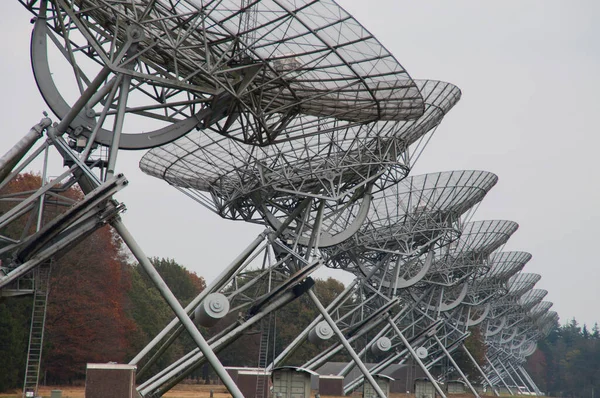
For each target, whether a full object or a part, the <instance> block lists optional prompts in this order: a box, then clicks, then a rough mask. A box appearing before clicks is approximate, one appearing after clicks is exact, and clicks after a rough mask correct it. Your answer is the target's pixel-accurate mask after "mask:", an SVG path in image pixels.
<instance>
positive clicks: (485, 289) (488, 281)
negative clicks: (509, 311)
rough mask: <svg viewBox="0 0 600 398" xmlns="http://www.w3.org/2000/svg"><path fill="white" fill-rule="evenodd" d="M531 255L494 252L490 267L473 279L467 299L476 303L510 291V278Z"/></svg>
mask: <svg viewBox="0 0 600 398" xmlns="http://www.w3.org/2000/svg"><path fill="white" fill-rule="evenodd" d="M531 257H532V256H531V254H529V253H526V252H520V251H510V252H497V253H492V255H491V256H490V259H489V267H490V269H489V270H488V271H487V272H486V273H485V274H483V275H481V276H478V277H476V278H475V279H474V280H473V281H472V283H471V284H470V287H469V294H468V295H467V299H466V300H467V301H468V302H469V303H470V304H472V305H475V304H481V303H482V302H484V301H487V300H489V299H492V298H494V297H496V298H500V297H502V296H504V295H505V294H506V293H507V292H508V286H507V282H508V279H509V278H510V277H512V276H513V275H515V274H516V273H517V272H519V271H521V270H522V269H523V267H525V264H527V263H528V262H529V260H531Z"/></svg>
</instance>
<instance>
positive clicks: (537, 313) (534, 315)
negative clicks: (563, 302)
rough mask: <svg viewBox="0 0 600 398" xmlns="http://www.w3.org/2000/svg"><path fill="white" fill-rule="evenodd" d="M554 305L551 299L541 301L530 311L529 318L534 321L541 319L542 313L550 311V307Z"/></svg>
mask: <svg viewBox="0 0 600 398" xmlns="http://www.w3.org/2000/svg"><path fill="white" fill-rule="evenodd" d="M553 305H554V303H551V302H550V301H542V302H541V303H539V304H537V305H535V306H534V307H533V308H532V309H531V310H530V311H529V319H531V320H533V321H535V320H537V319H540V318H541V317H542V315H544V314H545V313H547V312H548V311H550V308H552V306H553Z"/></svg>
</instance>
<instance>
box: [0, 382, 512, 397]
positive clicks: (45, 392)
mask: <svg viewBox="0 0 600 398" xmlns="http://www.w3.org/2000/svg"><path fill="white" fill-rule="evenodd" d="M52 390H61V391H62V398H85V394H84V387H83V386H78V387H77V386H75V387H71V386H53V387H40V390H39V391H38V393H39V394H40V396H42V397H43V398H50V393H51V391H52ZM210 390H213V397H214V398H229V397H231V395H230V394H229V393H228V392H227V389H226V388H225V387H224V386H217V385H200V384H180V385H178V386H177V387H175V388H174V389H172V390H171V391H169V392H168V393H166V394H165V395H164V396H165V397H167V398H209V397H210ZM22 396H23V395H22V392H21V391H20V390H16V391H13V392H11V393H9V394H0V398H22ZM449 396H450V397H452V398H473V395H469V394H461V395H454V394H452V395H449ZM322 397H323V398H349V397H354V398H358V397H360V394H358V393H355V394H352V395H349V396H346V397H329V396H325V395H322ZM390 398H414V395H413V394H400V393H392V394H390ZM511 398H516V396H515V397H511Z"/></svg>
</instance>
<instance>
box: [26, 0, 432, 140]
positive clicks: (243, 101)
mask: <svg viewBox="0 0 600 398" xmlns="http://www.w3.org/2000/svg"><path fill="white" fill-rule="evenodd" d="M23 4H24V5H26V6H27V7H28V8H29V9H30V10H31V11H32V12H34V13H35V14H36V15H37V16H38V17H39V19H38V21H41V22H40V23H39V24H38V26H36V29H37V31H36V34H35V35H36V40H34V45H35V46H36V51H34V53H33V54H34V60H33V61H34V71H35V72H38V73H35V75H36V79H37V81H38V84H39V85H40V91H41V93H42V95H43V96H44V98H45V99H46V101H47V102H48V104H49V106H50V107H51V109H52V110H53V111H54V112H55V113H56V114H57V116H58V117H59V118H61V119H62V118H63V117H65V116H66V114H67V113H68V110H69V109H70V107H69V105H68V102H67V101H66V100H64V98H63V95H62V93H63V91H64V83H63V88H57V87H56V86H55V85H54V84H53V83H54V82H53V76H52V75H51V74H50V73H49V70H48V65H47V63H48V61H47V60H45V59H43V57H37V53H38V51H37V50H38V49H40V50H42V51H40V52H44V50H46V49H47V41H48V40H49V41H50V42H52V43H53V44H55V45H56V47H57V50H58V52H59V53H62V54H63V55H64V57H65V59H66V60H67V61H68V63H70V64H72V65H75V66H74V78H75V80H76V83H77V84H78V85H79V87H80V88H81V87H83V86H85V84H86V83H89V82H90V81H92V80H93V76H95V74H94V72H97V71H99V70H102V69H106V70H107V71H108V70H110V72H111V74H112V75H114V76H115V77H118V76H121V77H119V78H118V79H117V78H115V79H108V80H107V84H106V85H105V86H104V88H103V90H104V91H103V92H104V94H107V93H108V92H109V91H110V90H111V87H112V85H115V84H116V83H118V82H117V80H119V81H120V80H122V79H123V78H124V79H125V80H127V81H130V82H131V87H130V89H131V90H130V91H131V94H132V98H131V100H132V101H130V102H132V103H133V104H132V105H131V106H129V107H128V110H127V112H128V113H129V114H131V115H138V116H142V117H143V118H150V119H153V120H155V121H159V122H166V123H167V124H173V123H174V124H177V125H178V128H176V129H163V130H160V129H159V130H156V131H153V132H147V133H144V134H142V135H138V136H136V134H132V133H130V134H129V135H124V136H123V137H121V147H123V148H129V149H137V148H148V147H152V146H156V145H160V144H164V143H165V142H169V141H172V140H173V139H175V138H178V137H180V136H182V135H183V134H185V133H187V132H188V131H190V130H191V129H192V128H194V127H196V126H204V127H206V126H208V125H213V124H214V129H215V130H216V131H218V132H220V133H221V134H223V135H226V136H228V137H230V138H233V139H236V140H240V141H243V142H247V143H251V144H256V145H266V144H270V143H273V142H276V141H278V140H279V139H283V140H286V139H287V137H286V136H285V135H283V136H281V137H280V133H281V131H282V130H283V129H284V128H285V127H286V126H287V124H288V123H289V121H290V120H292V119H294V117H295V116H297V115H300V114H304V115H313V116H316V117H323V116H325V117H335V118H336V119H338V120H345V121H348V122H357V123H363V122H365V121H374V120H409V119H416V118H418V117H420V116H421V115H422V114H423V112H424V103H423V98H422V95H421V92H420V90H419V89H418V87H417V86H416V85H415V83H414V81H413V80H412V79H411V78H410V76H409V75H408V73H406V71H405V70H404V68H403V67H402V66H401V65H400V64H399V63H398V62H397V61H396V59H395V58H394V57H393V56H392V55H391V54H390V53H389V52H388V51H387V50H386V49H385V48H384V47H383V46H382V45H381V44H380V43H379V42H378V41H377V40H376V39H375V38H374V37H373V36H372V35H371V34H370V33H369V32H368V31H367V30H366V29H365V28H363V27H362V26H361V25H360V24H359V23H358V22H357V21H356V20H355V19H354V18H352V17H351V16H350V15H349V14H347V13H346V12H345V11H344V10H343V9H341V8H340V7H339V6H338V5H337V4H336V3H335V2H334V1H331V0H319V1H308V0H306V1H293V2H292V1H288V0H283V1H281V0H277V1H275V0H256V1H248V0H246V1H242V2H240V1H232V0H228V1H216V0H214V1H201V2H196V1H178V2H176V3H172V2H169V1H152V2H144V1H131V2H122V1H116V0H115V1H108V0H102V1H99V2H88V1H83V0H72V1H69V0H60V1H57V2H52V3H50V2H46V1H43V2H40V3H38V2H35V1H31V2H29V1H28V2H26V1H23ZM86 68H87V70H85V71H84V69H86ZM86 72H87V73H86ZM88 75H90V76H88ZM59 86H60V84H59ZM94 116H95V115H94V114H93V112H90V111H89V110H87V111H86V112H82V113H80V114H79V115H78V116H77V118H76V119H75V120H74V121H73V122H72V123H71V127H73V128H77V127H80V128H81V129H83V131H82V133H83V134H89V133H90V130H91V128H92V126H93V125H94V124H95V120H94ZM219 120H221V123H216V122H217V121H219ZM138 128H139V127H138ZM296 133H298V134H300V135H303V132H302V131H296ZM95 138H96V139H97V141H98V142H100V143H103V144H107V145H108V144H110V142H111V140H112V131H110V128H103V129H101V130H100V131H99V132H97V135H96V136H95ZM144 141H145V142H144Z"/></svg>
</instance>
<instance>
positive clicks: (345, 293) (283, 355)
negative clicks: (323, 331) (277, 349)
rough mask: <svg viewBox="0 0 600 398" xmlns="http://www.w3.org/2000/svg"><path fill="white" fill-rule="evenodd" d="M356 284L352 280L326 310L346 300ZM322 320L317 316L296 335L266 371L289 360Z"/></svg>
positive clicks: (355, 281)
mask: <svg viewBox="0 0 600 398" xmlns="http://www.w3.org/2000/svg"><path fill="white" fill-rule="evenodd" d="M357 283H358V280H357V279H354V280H353V281H352V283H350V285H348V287H347V288H346V289H345V290H344V291H343V292H342V293H340V294H339V295H338V296H337V297H336V298H335V299H334V300H333V301H332V302H331V304H329V305H328V306H327V310H330V309H332V308H335V306H337V305H338V303H340V302H341V301H342V300H343V299H345V298H346V296H348V294H350V293H351V292H352V289H354V287H355V286H356V284H357ZM322 319H323V316H322V315H319V316H317V317H316V318H315V319H314V320H313V321H312V322H311V323H310V325H308V326H307V327H306V328H305V329H304V330H303V331H302V332H301V333H300V334H298V335H297V336H296V338H295V339H294V340H293V341H292V342H291V343H290V344H288V346H287V347H286V348H285V349H284V350H283V351H282V352H281V354H279V355H278V356H277V358H275V359H274V360H273V362H272V363H271V364H270V365H269V366H268V367H267V369H269V370H271V369H273V368H274V367H276V366H277V365H279V364H280V363H281V362H283V361H285V360H286V359H287V358H289V356H290V355H292V354H293V353H294V352H295V351H296V349H297V348H298V347H299V346H300V344H301V343H302V342H303V341H304V340H306V337H307V336H308V333H310V331H311V330H312V328H314V327H315V326H316V325H317V324H318V323H319V322H321V320H322Z"/></svg>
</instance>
